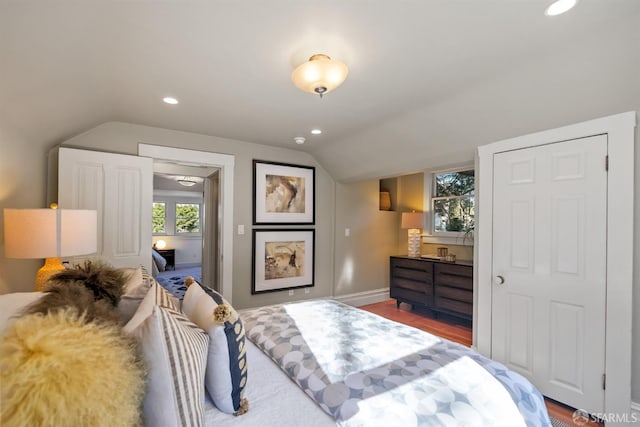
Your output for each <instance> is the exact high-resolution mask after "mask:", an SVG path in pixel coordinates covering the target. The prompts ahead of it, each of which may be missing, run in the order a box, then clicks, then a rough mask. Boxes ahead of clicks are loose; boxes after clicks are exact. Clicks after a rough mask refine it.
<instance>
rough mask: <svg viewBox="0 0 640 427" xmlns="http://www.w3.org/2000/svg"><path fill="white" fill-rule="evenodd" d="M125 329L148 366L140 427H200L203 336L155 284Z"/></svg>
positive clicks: (201, 418)
mask: <svg viewBox="0 0 640 427" xmlns="http://www.w3.org/2000/svg"><path fill="white" fill-rule="evenodd" d="M170 306H173V307H170ZM124 331H125V333H127V334H130V335H132V336H134V337H136V338H137V339H138V342H139V343H140V347H141V349H142V353H143V356H144V359H145V362H146V364H147V369H148V376H147V392H146V394H145V398H144V403H143V415H144V419H145V425H150V426H159V427H163V426H167V427H170V426H171V427H173V426H202V425H203V422H204V420H203V416H204V373H205V368H206V361H207V347H208V342H209V337H208V336H207V334H205V333H204V331H202V330H201V329H200V328H198V327H197V326H196V325H194V324H193V323H191V322H190V321H189V320H188V319H187V318H186V317H185V316H184V315H182V314H181V313H180V312H179V311H178V310H177V308H176V307H175V305H174V303H173V300H172V299H171V298H169V295H168V293H167V292H166V291H165V290H164V289H162V288H161V287H160V286H159V285H158V284H157V283H156V282H154V283H153V284H152V286H151V288H150V289H149V291H148V293H147V296H145V298H144V299H143V300H142V303H140V306H139V307H138V310H137V311H136V313H135V315H134V316H133V318H132V319H131V320H130V321H129V323H127V324H126V325H125V326H124Z"/></svg>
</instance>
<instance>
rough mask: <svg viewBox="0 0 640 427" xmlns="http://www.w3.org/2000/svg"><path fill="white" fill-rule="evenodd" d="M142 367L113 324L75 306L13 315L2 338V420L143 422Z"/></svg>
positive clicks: (9, 424) (7, 424)
mask: <svg viewBox="0 0 640 427" xmlns="http://www.w3.org/2000/svg"><path fill="white" fill-rule="evenodd" d="M144 392H145V373H144V368H143V366H142V364H141V362H140V358H139V357H138V355H137V349H136V347H135V343H134V342H133V341H131V340H130V339H129V338H127V337H125V336H124V335H123V333H122V328H121V327H120V326H118V325H116V324H109V323H97V322H89V323H87V322H86V319H84V316H83V315H78V313H77V311H75V310H74V309H66V310H60V311H56V312H50V313H48V314H46V315H44V314H41V313H37V314H29V315H26V316H23V317H21V318H19V319H18V320H16V321H15V322H14V323H13V324H12V325H11V326H10V327H9V328H8V329H7V330H6V331H5V336H3V337H2V342H1V343H0V402H1V406H2V416H1V422H0V425H2V426H3V427H13V426H92V427H97V426H105V427H107V426H108V427H115V426H136V425H141V424H142V420H141V406H142V398H143V395H144Z"/></svg>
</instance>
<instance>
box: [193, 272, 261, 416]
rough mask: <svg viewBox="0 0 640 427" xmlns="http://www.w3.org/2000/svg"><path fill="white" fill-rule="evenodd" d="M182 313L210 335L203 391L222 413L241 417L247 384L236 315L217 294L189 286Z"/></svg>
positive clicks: (245, 405) (241, 330)
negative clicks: (205, 391) (204, 389)
mask: <svg viewBox="0 0 640 427" xmlns="http://www.w3.org/2000/svg"><path fill="white" fill-rule="evenodd" d="M182 311H183V312H184V313H185V314H186V315H187V316H188V317H189V319H191V321H192V322H194V323H195V324H197V325H198V326H200V327H201V328H202V329H204V330H205V331H207V334H209V355H208V361H207V371H206V380H205V387H206V388H207V392H208V393H209V396H211V400H213V403H214V404H215V405H216V407H217V408H218V409H220V410H221V411H222V412H226V413H228V414H234V415H242V414H244V413H245V412H246V411H247V410H248V409H249V406H248V402H247V399H245V398H244V396H243V395H244V389H245V386H246V383H247V348H246V341H245V331H244V326H243V324H242V320H241V319H240V318H239V317H238V313H236V311H235V310H234V309H233V307H232V306H231V305H230V304H229V303H228V302H227V301H226V300H225V299H224V298H223V297H222V295H220V294H219V293H217V292H215V291H213V290H211V289H209V288H206V287H204V286H202V285H200V284H199V283H198V282H194V283H192V284H191V285H190V286H189V288H188V289H187V292H186V293H185V296H184V299H183V300H182Z"/></svg>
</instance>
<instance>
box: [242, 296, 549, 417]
mask: <svg viewBox="0 0 640 427" xmlns="http://www.w3.org/2000/svg"><path fill="white" fill-rule="evenodd" d="M241 317H242V319H243V321H244V323H245V329H246V331H247V337H249V339H250V340H252V341H253V342H254V343H255V344H256V345H257V346H258V347H259V348H261V349H262V350H263V351H264V352H265V353H266V354H267V355H268V356H269V357H271V359H273V360H274V361H275V362H276V363H277V364H278V365H280V367H281V368H282V369H283V370H284V371H285V372H286V373H287V374H288V375H289V376H290V377H291V379H292V380H293V381H294V382H296V383H297V384H298V385H299V386H300V387H301V388H302V389H303V390H304V391H305V393H306V394H307V395H309V396H310V397H311V398H313V399H314V400H315V401H316V402H317V403H318V405H320V407H321V408H322V409H323V410H324V411H325V412H327V413H328V414H330V415H332V416H333V417H334V418H335V419H336V422H337V424H338V425H341V426H367V427H369V426H385V427H386V426H403V427H404V426H462V425H464V426H508V427H516V426H524V425H526V426H550V425H551V423H550V421H549V416H548V414H547V411H546V408H545V405H544V400H543V398H542V396H541V395H540V393H539V392H538V391H537V390H536V389H535V387H534V386H533V385H531V383H529V381H527V380H526V379H525V378H524V377H522V376H521V375H519V374H517V373H515V372H513V371H510V370H509V369H507V368H506V367H504V366H503V365H501V364H500V363H497V362H494V361H492V360H490V359H488V358H486V357H483V356H481V355H479V354H477V353H475V352H474V351H473V350H471V349H469V348H467V347H464V346H462V345H459V344H456V343H453V342H450V341H447V340H444V339H442V338H439V337H437V336H435V335H431V334H428V333H426V332H423V331H420V330H417V329H414V328H411V327H408V326H405V325H402V324H399V323H396V322H392V321H390V320H387V319H384V318H381V317H379V316H377V315H374V314H371V313H368V312H365V311H362V310H358V309H354V308H352V307H349V306H346V305H344V304H341V303H339V302H336V301H331V300H320V301H318V300H315V301H304V302H298V303H289V304H282V305H274V306H269V307H262V308H257V309H253V310H247V311H244V312H243V313H241Z"/></svg>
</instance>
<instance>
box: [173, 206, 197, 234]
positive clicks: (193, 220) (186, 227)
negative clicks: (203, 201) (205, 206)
mask: <svg viewBox="0 0 640 427" xmlns="http://www.w3.org/2000/svg"><path fill="white" fill-rule="evenodd" d="M199 232H200V205H199V204H198V203H176V233H199Z"/></svg>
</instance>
